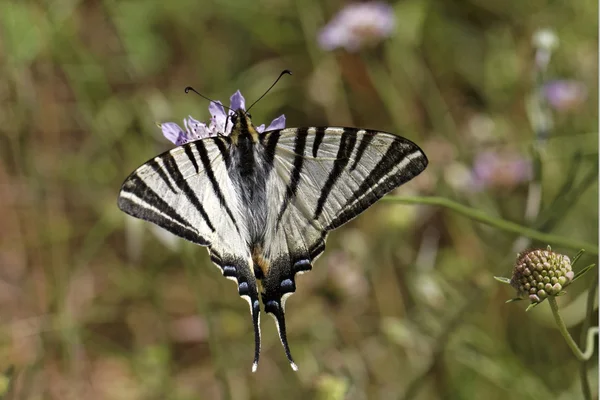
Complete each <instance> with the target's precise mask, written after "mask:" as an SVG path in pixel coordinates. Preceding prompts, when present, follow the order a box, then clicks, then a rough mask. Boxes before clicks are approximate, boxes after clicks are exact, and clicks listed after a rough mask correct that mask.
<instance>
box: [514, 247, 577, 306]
mask: <svg viewBox="0 0 600 400" xmlns="http://www.w3.org/2000/svg"><path fill="white" fill-rule="evenodd" d="M574 277H575V273H574V272H573V270H572V268H571V260H570V259H569V257H567V256H565V255H562V254H558V253H555V252H553V251H552V250H550V249H547V250H541V249H538V250H530V251H527V252H525V253H523V254H521V255H519V258H518V259H517V263H516V264H515V268H514V270H513V275H512V278H511V280H510V284H511V286H512V287H514V288H515V289H516V290H517V295H518V296H519V297H522V298H523V297H528V298H529V300H530V301H531V303H539V302H541V301H542V300H544V299H545V298H546V297H548V296H556V295H558V294H559V293H560V292H561V291H562V290H563V289H564V288H565V287H566V286H567V285H569V284H570V283H571V282H572V281H573V278H574Z"/></svg>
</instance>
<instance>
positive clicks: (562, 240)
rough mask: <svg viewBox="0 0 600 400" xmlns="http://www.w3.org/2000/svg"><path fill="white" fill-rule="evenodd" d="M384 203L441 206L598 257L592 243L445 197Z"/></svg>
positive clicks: (393, 199)
mask: <svg viewBox="0 0 600 400" xmlns="http://www.w3.org/2000/svg"><path fill="white" fill-rule="evenodd" d="M382 200H383V201H387V202H391V203H403V204H428V205H434V206H441V207H446V208H449V209H450V210H452V211H454V212H456V213H458V214H461V215H464V216H465V217H467V218H471V219H472V220H474V221H477V222H481V223H483V224H486V225H489V226H493V227H494V228H498V229H501V230H503V231H506V232H511V233H515V234H517V235H522V236H526V237H528V238H531V239H533V240H537V241H540V242H544V243H547V244H552V245H555V246H559V247H566V248H569V249H575V250H580V249H585V250H586V251H588V252H589V253H590V254H592V255H598V246H596V245H595V244H592V243H586V242H580V241H578V240H573V239H570V238H567V237H563V236H558V235H551V234H548V233H544V232H540V231H537V230H535V229H531V228H527V227H525V226H522V225H519V224H517V223H514V222H512V221H507V220H505V219H502V218H498V217H493V216H491V215H488V214H486V213H485V212H484V211H481V210H477V209H475V208H472V207H468V206H465V205H462V204H460V203H457V202H455V201H453V200H450V199H447V198H444V197H427V196H424V197H421V196H413V197H400V196H386V197H384V198H383V199H382Z"/></svg>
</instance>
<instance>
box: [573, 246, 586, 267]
mask: <svg viewBox="0 0 600 400" xmlns="http://www.w3.org/2000/svg"><path fill="white" fill-rule="evenodd" d="M583 253H585V250H584V249H581V250H579V252H578V253H577V254H576V255H575V257H573V260H571V267H574V266H575V263H576V262H577V261H579V258H580V257H581V256H582V255H583Z"/></svg>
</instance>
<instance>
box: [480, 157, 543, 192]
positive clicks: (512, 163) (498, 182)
mask: <svg viewBox="0 0 600 400" xmlns="http://www.w3.org/2000/svg"><path fill="white" fill-rule="evenodd" d="M471 173H472V185H473V189H475V190H482V189H485V188H486V187H495V188H504V189H506V188H512V187H514V186H516V185H518V184H519V183H522V182H527V181H529V180H530V179H531V177H532V175H533V167H532V165H531V161H530V160H528V159H526V158H523V157H521V156H520V155H518V154H515V153H508V152H493V151H484V152H482V153H480V154H478V155H477V156H476V157H475V160H474V161H473V169H472V172H471Z"/></svg>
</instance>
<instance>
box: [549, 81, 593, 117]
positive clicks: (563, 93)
mask: <svg viewBox="0 0 600 400" xmlns="http://www.w3.org/2000/svg"><path fill="white" fill-rule="evenodd" d="M541 91H542V96H543V97H544V98H545V99H546V101H547V102H548V104H550V106H551V107H552V108H553V109H554V110H556V111H570V110H575V109H577V108H579V107H580V106H581V105H582V104H584V103H585V101H586V100H587V96H588V90H587V87H586V86H585V85H584V84H583V83H581V82H579V81H575V80H571V79H562V80H555V81H550V82H547V83H545V84H544V85H543V86H542V88H541Z"/></svg>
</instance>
